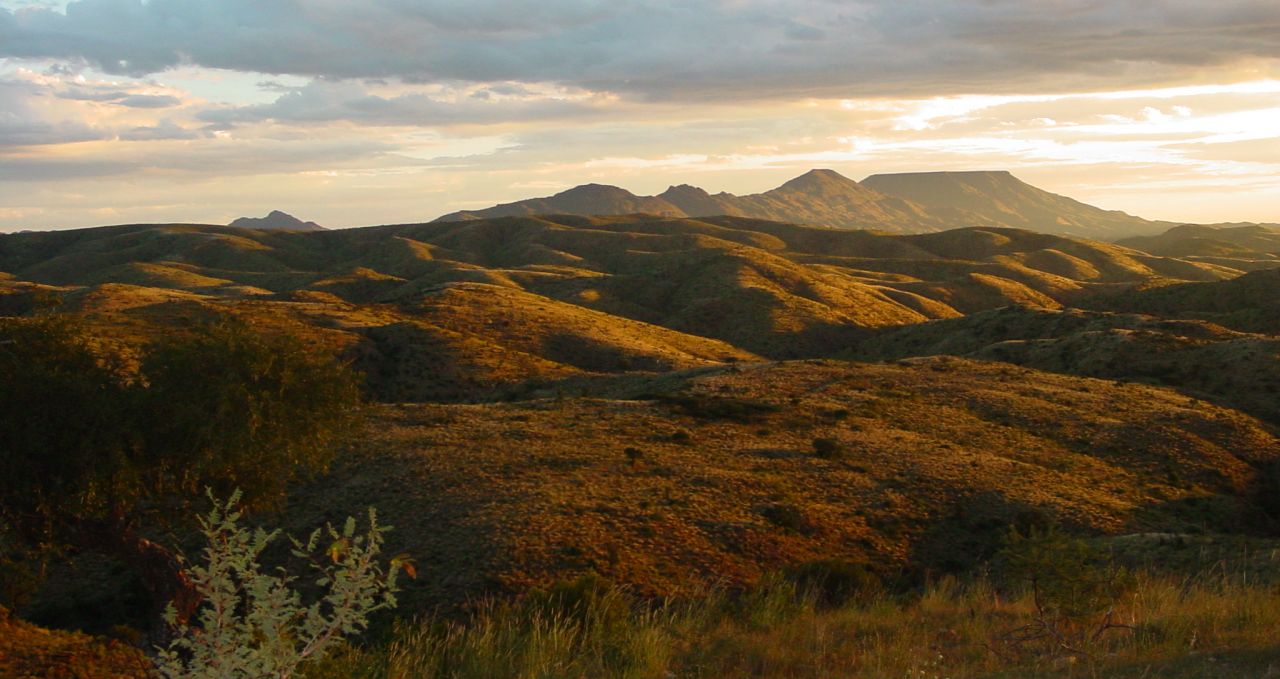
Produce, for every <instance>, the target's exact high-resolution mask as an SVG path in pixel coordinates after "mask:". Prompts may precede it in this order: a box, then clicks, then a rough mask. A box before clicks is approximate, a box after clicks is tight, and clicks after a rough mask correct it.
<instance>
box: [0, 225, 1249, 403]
mask: <svg viewBox="0 0 1280 679" xmlns="http://www.w3.org/2000/svg"><path fill="white" fill-rule="evenodd" d="M0 270H3V271H8V272H9V273H10V274H11V276H12V279H11V280H8V281H3V282H0V289H3V290H4V291H6V295H5V299H6V300H7V301H6V302H5V305H6V307H11V308H21V307H22V305H23V304H28V305H30V304H35V303H36V302H37V301H38V300H39V299H40V298H42V297H47V296H48V295H50V294H55V293H56V294H60V295H65V296H66V300H67V301H68V302H69V303H78V302H76V300H78V299H79V298H81V297H83V296H84V295H86V294H89V295H91V296H92V297H93V298H95V299H96V298H99V297H104V296H106V297H110V296H122V297H125V298H129V297H134V296H138V295H143V291H145V290H150V289H156V290H174V291H182V292H185V293H190V294H191V295H192V296H191V297H190V298H189V299H187V300H186V301H185V302H184V304H185V305H186V307H193V308H194V307H210V308H212V307H216V308H238V309H242V310H244V311H245V313H254V314H258V315H260V316H262V317H263V318H264V320H263V322H264V323H271V322H272V321H271V320H269V319H268V318H267V317H269V316H271V315H272V314H271V313H269V312H267V311H265V309H268V308H275V307H278V308H279V310H280V311H279V314H277V315H278V316H279V317H280V318H291V319H295V320H296V321H297V324H301V325H304V326H315V327H316V328H317V330H316V332H318V333H320V334H321V335H326V336H328V337H329V338H330V340H332V339H333V337H334V333H336V332H347V331H354V330H352V329H357V328H358V329H360V330H359V331H358V333H357V334H359V335H360V337H348V338H346V339H344V340H342V341H341V342H338V344H340V345H342V346H343V347H346V348H347V349H348V350H351V351H356V349H354V347H355V346H356V345H360V346H366V347H370V346H372V347H373V348H371V349H370V350H369V351H365V352H363V353H361V352H357V353H359V355H361V356H366V357H376V356H379V355H382V356H384V357H386V356H387V354H386V353H385V351H384V350H389V349H386V347H383V346H382V345H383V344H386V343H387V342H391V343H392V344H396V343H400V342H404V341H410V340H408V339H406V338H416V339H413V340H412V342H413V343H414V345H415V346H418V347H425V346H432V347H437V348H438V351H437V350H433V352H428V353H429V355H431V356H435V357H436V358H432V359H430V360H428V359H426V358H423V359H422V360H426V361H427V363H426V364H434V363H433V361H435V362H439V361H444V362H447V360H446V357H448V356H452V357H454V359H457V360H463V357H468V356H469V357H471V358H470V359H467V360H472V362H471V363H469V365H471V366H472V368H469V369H467V370H466V371H464V372H468V373H469V374H471V375H473V376H480V375H490V376H492V377H493V379H492V380H490V379H489V378H483V379H479V383H482V384H484V385H487V386H486V387H485V388H489V387H492V386H494V385H496V384H498V383H501V382H510V381H515V380H518V378H521V377H522V376H523V377H525V378H532V377H563V376H564V375H566V374H569V373H573V372H577V371H588V372H591V371H605V372H610V371H618V370H628V369H644V370H666V369H674V368H677V367H682V366H687V365H690V363H689V362H690V361H695V362H696V361H708V360H721V359H724V358H728V359H732V360H743V359H746V358H749V357H752V356H766V357H771V358H789V357H803V356H821V355H828V354H830V353H832V352H834V351H838V350H839V349H841V348H843V347H845V346H848V345H849V344H850V343H852V342H854V341H856V340H857V339H858V338H860V337H863V336H865V335H866V334H867V333H868V332H870V331H871V330H874V329H876V328H884V327H892V326H899V325H906V324H913V323H919V322H922V321H926V320H930V319H938V318H950V317H955V316H959V315H961V314H967V313H972V312H975V311H981V310H984V309H991V308H997V307H1002V306H1007V305H1010V304H1017V305H1033V306H1039V307H1051V308H1056V307H1061V306H1063V305H1071V304H1075V303H1077V302H1078V301H1079V300H1082V299H1087V298H1089V297H1090V296H1094V295H1098V294H1101V293H1104V292H1107V293H1111V292H1114V291H1117V290H1123V289H1129V288H1132V287H1135V286H1144V285H1152V284H1155V283H1167V282H1186V281H1217V280H1223V279H1226V278H1230V277H1232V276H1235V275H1238V273H1239V272H1238V271H1235V270H1232V269H1226V268H1223V267H1219V266H1214V265H1209V264H1202V263H1193V262H1187V261H1183V260H1178V259H1173V258H1162V257H1155V256H1151V255H1147V254H1145V253H1142V252H1138V251H1135V250H1130V249H1127V248H1123V247H1119V246H1116V245H1109V244H1105V243H1098V242H1092V241H1083V240H1076V239H1071V238H1065V237H1060V236H1051V235H1047V234H1038V233H1033V232H1030V231H1022V230H1015V229H960V230H953V231H947V232H939V233H932V234H919V235H909V236H896V235H890V234H883V233H875V232H865V231H846V230H838V229H820V228H813V227H802V226H796V225H792V224H785V223H779V222H771V221H764V220H757V219H749V218H742V217H710V218H704V219H689V218H683V219H672V218H660V217H652V216H637V217H625V216H621V217H617V216H615V217H574V216H567V215H566V216H561V217H556V218H546V217H508V218H498V219H485V220H467V221H459V222H436V223H431V224H406V225H398V226H386V227H372V228H366V229H349V230H342V231H315V232H296V231H269V230H251V229H240V228H232V227H217V226H198V225H137V226H119V227H105V228H100V229H81V230H75V231H61V232H46V233H30V234H13V235H7V236H0ZM121 284H123V285H121ZM148 295H149V293H148ZM143 296H144V297H146V296H147V295H143ZM24 300H26V301H25V302H24ZM446 301H447V302H446ZM98 303H99V304H101V301H99V302H98ZM107 306H109V307H110V306H112V305H107ZM114 306H115V307H120V308H123V309H125V311H122V312H121V313H125V314H131V315H134V316H140V315H150V316H151V317H154V318H155V319H162V318H170V319H171V320H172V317H174V313H170V312H173V311H174V310H175V309H178V308H183V304H174V303H169V302H166V303H165V304H164V305H161V306H160V307H159V309H163V310H168V311H167V312H166V313H159V312H155V313H153V312H150V311H144V309H146V308H147V306H148V305H144V304H134V303H131V302H129V301H127V300H124V301H119V302H116V303H114ZM317 308H323V309H325V311H323V312H320V311H315V309H317ZM532 309H543V310H545V313H544V314H542V315H539V316H536V317H535V316H531V315H529V314H527V313H526V312H527V311H529V310H532ZM187 311H191V309H187ZM498 318H503V319H507V321H508V323H509V325H510V327H511V328H512V330H511V331H500V330H501V326H497V325H494V321H495V319H498ZM338 319H345V320H338ZM381 326H395V327H397V328H399V330H396V331H394V332H393V331H390V330H386V331H375V330H373V328H375V327H381ZM526 328H532V331H526ZM422 333H426V334H422ZM442 333H443V334H442ZM626 337H631V338H634V339H633V340H630V341H623V340H622V338H626ZM428 338H431V339H428ZM537 338H542V339H537ZM553 338H558V339H553ZM571 338H573V339H571ZM694 338H698V339H697V340H696V341H695V339H694ZM330 340H326V341H330ZM535 340H537V341H535ZM708 342H711V343H710V344H708ZM371 343H372V345H371ZM380 343H381V344H380ZM695 345H696V346H697V348H696V349H694V348H693V347H694V346H695ZM571 346H577V347H579V349H580V351H581V352H584V353H583V356H577V357H572V358H569V357H567V356H566V354H565V351H566V350H567V349H566V348H567V347H571ZM378 347H381V348H378ZM601 347H612V348H611V349H602V348H601ZM658 347H661V349H659V348H658ZM374 349H376V350H374ZM396 351H399V350H396ZM439 352H444V353H439ZM593 352H594V353H593ZM601 352H603V353H601ZM655 352H656V353H655ZM587 354H591V355H592V356H594V357H593V358H588V357H587ZM501 355H510V356H513V357H514V356H523V357H526V359H527V360H526V359H521V360H519V361H516V360H512V361H508V362H506V364H505V367H502V368H500V369H499V368H498V367H497V366H498V365H499V363H501V361H499V359H498V357H499V356H501ZM485 356H487V358H484V357H485ZM609 357H612V358H609ZM386 360H390V359H389V358H388V359H386ZM463 362H466V361H465V360H463ZM481 364H483V365H489V366H491V370H490V369H486V370H488V372H486V370H481V369H479V367H478V366H480V365H481ZM424 365H425V364H424ZM552 366H559V367H554V368H553V367H552ZM372 372H373V373H376V374H383V373H384V372H385V370H384V369H382V368H378V369H376V370H373V371H372ZM403 377H404V376H403V375H400V376H399V377H395V378H394V379H392V382H395V383H397V384H401V383H403ZM389 379H390V378H389ZM401 392H403V393H417V392H415V391H414V389H412V388H407V391H405V390H404V389H400V388H399V387H397V393H401ZM419 396H421V397H425V396H424V395H423V394H419Z"/></svg>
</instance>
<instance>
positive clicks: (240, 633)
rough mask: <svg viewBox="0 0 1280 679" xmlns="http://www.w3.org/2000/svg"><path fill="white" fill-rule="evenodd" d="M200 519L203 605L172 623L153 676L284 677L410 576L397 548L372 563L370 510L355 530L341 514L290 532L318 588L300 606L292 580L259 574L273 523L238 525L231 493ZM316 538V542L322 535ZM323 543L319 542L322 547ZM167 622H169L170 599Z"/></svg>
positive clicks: (361, 626)
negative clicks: (339, 520)
mask: <svg viewBox="0 0 1280 679" xmlns="http://www.w3.org/2000/svg"><path fill="white" fill-rule="evenodd" d="M209 498H210V499H211V500H213V502H214V507H213V509H211V510H210V511H209V513H208V514H207V515H206V516H204V517H202V518H201V519H200V526H201V532H202V533H203V534H204V536H205V539H206V540H208V543H209V545H208V547H206V548H205V549H204V552H203V556H204V560H203V564H201V565H193V566H191V567H190V573H191V575H192V580H193V581H194V582H195V584H196V586H197V588H198V590H199V591H200V593H201V595H203V599H204V603H203V604H202V605H201V608H200V610H199V614H198V620H199V623H198V625H189V626H188V625H184V626H181V629H180V630H179V634H178V636H177V638H176V639H174V640H173V642H172V643H171V644H170V645H169V647H168V648H167V649H164V650H162V651H161V652H160V653H159V655H158V658H157V661H156V664H157V669H158V671H159V673H160V675H161V676H164V677H168V678H170V679H178V678H183V679H196V678H201V677H208V678H209V679H214V678H218V679H258V678H260V677H261V678H264V679H265V678H267V677H281V678H283V677H289V676H292V675H293V674H294V672H295V671H297V669H298V667H299V666H300V665H302V663H304V662H306V661H307V660H309V659H318V658H320V657H322V656H323V655H324V654H325V653H326V652H327V651H329V650H330V649H331V648H332V647H333V646H334V645H336V644H337V643H338V642H340V641H341V640H342V638H343V637H345V636H350V635H354V634H358V633H360V632H363V631H364V630H365V629H366V628H367V626H368V618H369V615H370V614H371V613H373V612H375V611H378V610H382V609H387V608H393V607H394V606H395V604H396V599H395V592H396V591H397V586H396V574H397V572H398V570H400V569H404V570H406V572H408V573H409V574H411V575H412V574H413V570H412V568H413V566H412V562H411V561H409V560H408V559H407V558H406V557H404V556H398V557H395V558H393V559H392V560H391V562H390V564H389V565H388V566H387V567H385V568H384V567H383V566H382V565H380V564H379V561H378V557H379V555H380V553H381V551H382V546H383V542H384V537H383V536H384V534H385V533H386V532H387V530H389V529H388V528H387V527H383V526H379V525H378V523H377V515H376V513H375V512H374V510H373V509H372V508H370V510H369V529H368V531H367V532H366V533H364V534H361V535H357V534H356V521H355V519H354V518H348V519H347V521H346V524H345V525H344V526H343V528H342V530H337V529H335V528H334V527H333V526H331V525H327V526H326V527H325V529H324V530H323V531H322V530H321V529H316V530H315V531H314V532H313V533H312V534H311V536H310V537H309V538H308V539H307V541H306V542H305V543H303V542H300V541H298V540H294V539H292V538H291V541H292V542H293V546H294V549H293V554H294V556H296V557H299V558H305V559H307V560H308V561H309V562H310V566H311V569H312V570H313V573H314V576H315V577H314V580H313V584H314V585H315V586H317V587H320V588H322V589H323V590H324V594H323V595H322V596H320V597H318V598H317V599H316V600H315V601H313V602H311V603H309V604H304V603H303V597H302V594H301V593H300V592H299V591H298V590H297V589H295V587H294V585H295V583H296V582H297V578H296V577H294V576H289V575H287V574H286V573H283V572H282V573H280V574H278V575H272V574H268V573H264V572H263V571H262V567H261V566H260V565H259V560H260V558H261V556H262V553H263V551H264V550H265V549H266V548H267V547H268V546H269V545H270V544H271V542H272V541H273V540H275V539H276V538H277V537H278V536H279V534H280V532H279V531H278V530H275V531H270V532H267V531H265V530H263V529H261V528H258V529H256V530H253V531H250V530H249V529H247V528H244V527H242V526H240V524H239V523H238V522H239V520H240V518H241V513H240V511H239V510H238V509H237V505H238V503H239V500H240V493H239V492H238V491H237V492H234V493H233V494H232V495H231V497H230V498H229V499H228V500H227V501H226V502H225V503H220V502H218V501H217V500H216V499H215V498H214V495H213V494H212V492H211V491H210V493H209ZM322 538H323V540H322ZM324 543H328V544H327V546H325V545H324ZM167 621H168V622H169V623H170V624H176V623H177V621H176V611H174V609H173V608H172V607H170V608H169V610H168V613H167Z"/></svg>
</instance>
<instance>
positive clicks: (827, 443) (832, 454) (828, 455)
mask: <svg viewBox="0 0 1280 679" xmlns="http://www.w3.org/2000/svg"><path fill="white" fill-rule="evenodd" d="M813 454H814V456H815V457H819V458H822V459H823V460H838V459H840V458H842V457H844V446H842V445H840V442H839V441H837V440H835V439H828V438H818V439H814V440H813Z"/></svg>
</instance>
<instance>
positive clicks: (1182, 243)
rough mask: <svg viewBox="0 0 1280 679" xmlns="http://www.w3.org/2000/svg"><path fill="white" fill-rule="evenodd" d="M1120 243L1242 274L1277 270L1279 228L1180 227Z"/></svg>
mask: <svg viewBox="0 0 1280 679" xmlns="http://www.w3.org/2000/svg"><path fill="white" fill-rule="evenodd" d="M1120 244H1121V245H1126V246H1128V247H1132V248H1136V249H1139V250H1144V251H1146V252H1150V253H1152V254H1156V255H1165V256H1168V257H1181V258H1183V259H1189V260H1193V261H1198V262H1208V263H1215V264H1222V265H1224V266H1230V267H1234V268H1237V269H1242V270H1245V271H1254V270H1259V269H1274V268H1277V267H1280V228H1277V227H1275V226H1272V225H1262V224H1249V225H1243V226H1240V225H1236V226H1212V225H1202V224H1184V225H1182V226H1176V227H1174V228H1172V229H1169V230H1168V231H1166V232H1164V233H1162V234H1160V235H1158V236H1146V237H1137V238H1128V239H1125V240H1122V241H1120Z"/></svg>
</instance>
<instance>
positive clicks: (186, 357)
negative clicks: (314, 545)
mask: <svg viewBox="0 0 1280 679" xmlns="http://www.w3.org/2000/svg"><path fill="white" fill-rule="evenodd" d="M128 358H129V357H126V356H124V355H122V354H120V353H118V352H117V351H113V350H112V349H111V348H110V347H108V346H105V345H103V344H102V343H101V342H98V341H96V340H95V339H94V338H93V337H92V335H91V334H90V332H89V331H88V329H87V328H86V327H85V326H84V325H83V324H82V323H81V322H80V321H76V320H73V319H70V318H68V317H65V316H56V315H51V316H39V317H35V318H22V319H16V318H14V319H0V384H3V385H5V388H4V389H2V390H0V524H3V526H4V527H5V529H6V531H7V532H8V533H9V534H10V535H11V537H12V538H14V539H15V540H16V541H17V542H20V543H22V544H23V545H25V546H26V547H31V548H39V549H43V550H45V551H48V550H51V549H58V548H62V547H66V546H70V547H73V548H76V549H84V550H92V551H97V552H102V553H105V554H109V555H111V556H113V557H116V558H118V559H120V560H121V561H123V562H124V563H125V564H127V565H128V566H129V567H130V568H132V569H133V570H134V571H135V572H137V573H138V574H139V575H140V576H141V577H142V579H143V581H144V583H146V584H147V586H148V587H149V588H150V589H151V594H152V597H153V599H155V602H156V604H157V610H158V607H159V605H162V604H163V602H164V601H168V600H169V599H171V598H173V597H174V596H175V595H176V594H178V592H180V591H183V590H186V591H188V592H189V591H190V587H189V583H184V582H182V578H181V574H180V572H179V569H178V568H177V563H176V562H175V561H174V559H173V556H172V554H171V553H170V552H169V551H168V550H167V549H165V548H164V547H163V546H161V545H159V544H157V543H155V542H152V541H151V540H149V539H148V538H147V537H146V536H145V535H143V534H142V533H141V532H140V530H145V529H151V530H154V529H156V528H157V527H163V526H165V525H167V524H168V523H169V520H170V517H183V516H186V515H187V512H186V509H187V508H188V507H189V505H190V503H191V501H192V500H193V499H194V498H198V497H199V490H200V489H201V488H203V487H205V486H213V487H214V488H215V489H219V490H221V491H224V492H225V491H229V490H230V489H231V488H235V487H241V486H243V487H244V488H245V490H246V492H247V493H248V500H247V502H246V506H247V507H262V506H270V505H273V504H276V503H278V502H279V501H280V500H281V499H282V498H283V496H284V493H285V489H286V488H287V486H288V484H289V483H290V482H291V481H293V480H294V479H296V478H298V477H299V476H300V475H304V474H307V473H311V472H314V471H318V470H321V469H323V468H324V467H325V465H326V464H327V463H328V462H329V460H330V459H331V457H332V455H333V451H334V444H335V443H336V442H337V441H339V440H340V439H342V438H343V437H344V436H347V435H348V434H350V433H352V432H353V431H354V430H355V428H356V426H357V425H358V424H359V422H360V419H359V418H360V415H361V411H362V405H361V401H360V394H359V391H358V387H357V384H358V382H357V380H356V378H355V376H354V375H353V374H352V373H351V372H350V371H349V370H348V369H347V368H346V367H345V366H343V365H340V364H338V363H336V362H334V361H333V360H332V358H331V357H329V356H328V355H327V354H324V353H321V352H319V351H316V350H313V349H310V348H308V347H307V346H305V345H303V344H302V343H301V342H300V341H298V340H296V339H293V338H290V337H287V336H281V335H271V336H268V335H260V334H258V333H256V332H254V331H253V330H252V329H251V328H249V327H247V326H245V325H244V324H242V323H238V322H235V321H231V320H223V321H219V322H216V323H211V324H205V325H199V326H196V327H193V328H191V329H190V330H189V331H188V332H185V333H182V334H180V335H175V336H173V337H169V338H166V339H163V340H161V341H159V342H157V343H156V344H154V345H153V346H152V347H150V348H148V349H145V350H144V352H143V354H142V356H141V360H140V361H139V362H138V363H139V365H138V366H137V367H136V368H135V367H131V365H130V361H129V360H127V359H128ZM188 603H189V604H193V603H194V601H189V602H188ZM188 607H189V606H188Z"/></svg>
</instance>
